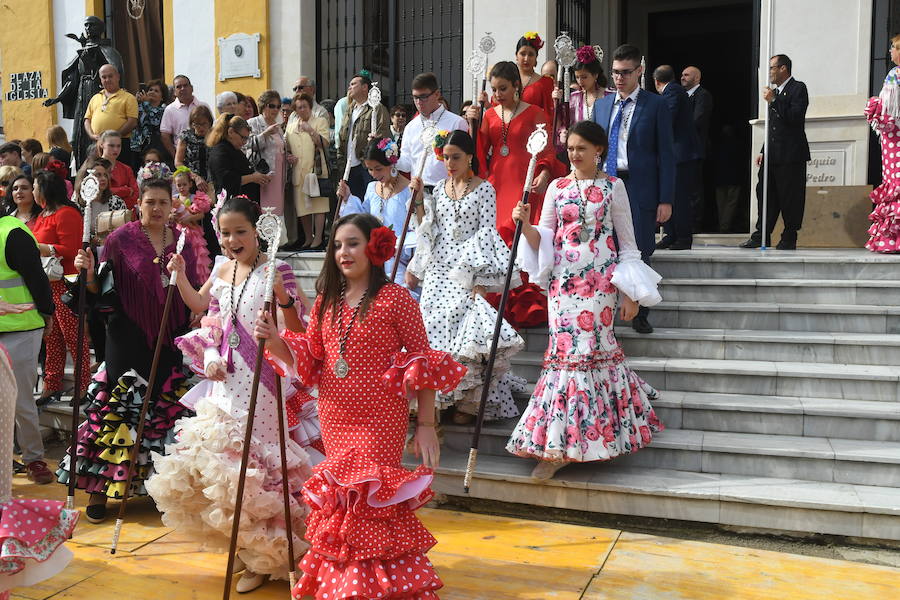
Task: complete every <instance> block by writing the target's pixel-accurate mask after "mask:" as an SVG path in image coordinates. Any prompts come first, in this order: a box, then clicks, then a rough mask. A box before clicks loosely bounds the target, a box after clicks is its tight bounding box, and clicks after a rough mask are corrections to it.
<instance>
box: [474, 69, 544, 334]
mask: <svg viewBox="0 0 900 600" xmlns="http://www.w3.org/2000/svg"><path fill="white" fill-rule="evenodd" d="M545 79H548V80H549V81H551V82H552V81H553V80H552V79H550V78H545ZM536 85H538V84H537V83H535V84H533V85H530V86H528V87H529V88H532V87H535V86H536ZM525 89H526V90H527V89H528V88H525ZM539 123H547V118H546V114H545V113H544V111H543V110H542V109H541V108H539V107H537V106H535V105H534V104H532V105H531V106H529V107H528V108H526V109H525V110H523V111H522V112H521V113H520V114H518V115H517V116H516V117H515V118H513V119H512V121H510V123H509V130H508V131H507V134H506V145H507V146H508V147H509V155H508V156H503V155H502V154H501V153H500V148H501V147H502V146H503V129H502V121H501V120H500V115H498V114H497V111H496V110H494V109H493V108H492V109H490V110H488V111H487V112H486V113H485V116H484V120H482V122H481V131H479V132H478V164H479V165H488V168H487V179H488V181H490V182H491V185H493V186H494V189H495V190H496V191H497V231H498V232H499V233H500V237H502V238H503V241H505V242H506V245H507V246H509V245H511V244H512V239H513V234H514V233H515V230H516V226H515V223H513V220H512V210H513V208H515V206H516V204H517V203H518V202H519V200H521V199H522V188H523V187H524V185H525V175H527V174H528V162H529V161H530V160H531V155H530V154H529V153H528V150H527V149H526V143H527V142H528V136H529V135H531V132H532V131H534V129H535V127H536V126H537V125H538V124H539ZM551 126H552V125H550V124H548V125H547V127H551ZM547 133H548V135H552V133H553V132H552V131H549V130H548V131H547ZM489 153H490V155H491V160H490V163H488V161H487V157H488V154H489ZM556 162H559V161H557V160H556V158H555V157H554V156H553V144H552V143H550V142H549V140H548V143H547V147H546V148H544V150H543V151H542V152H541V153H540V154H539V155H538V162H537V165H535V169H534V176H535V177H537V176H538V175H540V173H541V172H542V171H544V170H549V171H550V173H551V179H552V178H553V175H552V174H553V172H554V163H556ZM529 202H530V203H531V223H532V225H536V224H537V221H538V218H539V217H540V215H541V205H542V204H543V202H544V198H543V196H538V195H537V194H531V196H530V197H529ZM522 281H523V282H524V285H521V286H518V287H516V288H514V289H513V290H510V294H509V300H508V301H507V305H506V310H505V311H504V314H503V317H504V318H505V319H506V320H507V321H509V322H510V323H511V324H512V325H513V327H515V328H517V329H521V328H523V327H535V326H537V325H540V324H542V323H546V322H547V298H546V297H545V296H544V295H543V294H542V293H541V291H540V288H538V287H537V286H535V285H534V284H529V283H527V281H528V280H527V275H523V276H522ZM487 299H488V301H489V302H490V303H491V304H492V305H493V306H494V308H497V307H499V304H500V295H499V294H488V297H487Z"/></svg>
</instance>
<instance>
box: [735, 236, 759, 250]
mask: <svg viewBox="0 0 900 600" xmlns="http://www.w3.org/2000/svg"><path fill="white" fill-rule="evenodd" d="M760 246H762V243H760V241H759V240H758V239H756V238H750V239H749V240H747V241H746V242H744V243H743V244H741V245H740V246H739V247H740V248H759V247H760Z"/></svg>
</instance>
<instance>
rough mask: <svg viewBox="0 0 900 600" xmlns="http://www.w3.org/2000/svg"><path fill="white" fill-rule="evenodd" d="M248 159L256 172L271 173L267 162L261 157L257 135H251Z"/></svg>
mask: <svg viewBox="0 0 900 600" xmlns="http://www.w3.org/2000/svg"><path fill="white" fill-rule="evenodd" d="M248 160H249V161H250V166H251V167H252V168H253V170H254V171H256V172H257V173H262V174H264V175H268V174H269V173H271V171H272V169H270V168H269V163H268V162H267V161H266V159H265V158H263V155H262V152H260V150H259V137H258V136H253V140H252V141H251V142H250V156H249V157H248Z"/></svg>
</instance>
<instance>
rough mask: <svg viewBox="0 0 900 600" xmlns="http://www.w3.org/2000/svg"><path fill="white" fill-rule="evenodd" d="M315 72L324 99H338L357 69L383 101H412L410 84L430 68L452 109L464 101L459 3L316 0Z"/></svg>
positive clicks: (345, 91) (461, 19) (461, 20)
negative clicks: (367, 73)
mask: <svg viewBox="0 0 900 600" xmlns="http://www.w3.org/2000/svg"><path fill="white" fill-rule="evenodd" d="M316 11H317V13H316V14H317V19H318V22H319V27H318V29H317V44H316V45H317V46H318V48H319V60H318V61H317V69H318V73H317V77H316V80H317V82H318V86H319V93H320V94H321V96H322V97H323V98H335V99H337V98H341V97H342V96H344V95H345V94H346V93H347V84H348V83H349V81H350V78H351V77H352V76H353V75H354V74H356V73H357V72H359V70H360V69H363V68H365V69H368V70H369V71H371V72H372V75H373V79H374V80H375V81H377V82H378V83H379V86H380V88H381V93H382V102H383V103H385V104H387V105H388V106H392V105H394V104H402V103H411V102H412V97H411V95H410V89H409V84H410V82H411V81H412V80H413V77H415V76H416V75H417V74H419V73H423V72H426V71H433V72H434V73H435V74H436V75H437V77H438V81H439V82H440V84H441V92H442V93H443V95H444V97H445V98H447V100H448V101H449V102H450V106H451V107H453V110H456V109H457V107H458V106H459V105H460V103H461V102H462V81H463V80H462V78H463V75H464V73H463V70H462V69H461V68H460V65H461V64H463V58H462V57H463V48H462V41H463V35H462V24H463V18H462V3H461V2H458V1H454V0H389V1H387V2H385V1H382V0H319V1H318V2H317V3H316Z"/></svg>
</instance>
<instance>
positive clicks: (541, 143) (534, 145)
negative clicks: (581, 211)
mask: <svg viewBox="0 0 900 600" xmlns="http://www.w3.org/2000/svg"><path fill="white" fill-rule="evenodd" d="M544 127H545V124H544V123H538V125H537V128H536V129H535V130H534V131H533V132H531V135H529V136H528V142H527V144H526V146H525V147H526V148H527V149H528V153H529V154H531V160H530V161H529V162H528V174H527V175H526V176H525V185H524V187H523V188H522V203H523V204H528V196H529V195H530V193H531V182H532V181H533V179H534V168H535V166H536V165H537V159H538V154H540V153H541V151H543V149H544V148H546V147H547V137H548V134H547V131H546V129H544ZM520 237H522V222H521V221H518V222H516V232H515V234H513V241H512V248H510V250H509V264H508V265H507V267H506V280H505V282H504V283H503V294H501V296H500V305H499V306H498V307H497V320H496V322H495V323H494V337H493V339H492V340H491V352H490V354H489V356H488V361H487V365H486V366H485V369H484V382H483V384H482V386H481V400H480V401H479V402H478V418H477V419H476V420H475V432H474V433H473V434H472V446H471V448H470V449H469V460H468V462H467V463H466V475H465V478H464V479H463V487H464V488H465V492H466V493H467V494H468V493H469V484H471V482H472V475H473V474H474V473H475V464H476V463H477V462H478V438H480V437H481V426H482V425H483V424H484V409H485V407H486V406H487V397H488V394H489V393H490V387H491V386H490V382H491V378H492V377H493V374H494V362H495V361H496V360H497V345H498V343H499V342H500V330H501V328H502V327H503V313H504V312H505V311H506V302H507V300H509V289H510V287H511V282H512V274H513V271H514V270H515V266H516V250H517V248H518V245H519V238H520Z"/></svg>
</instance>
